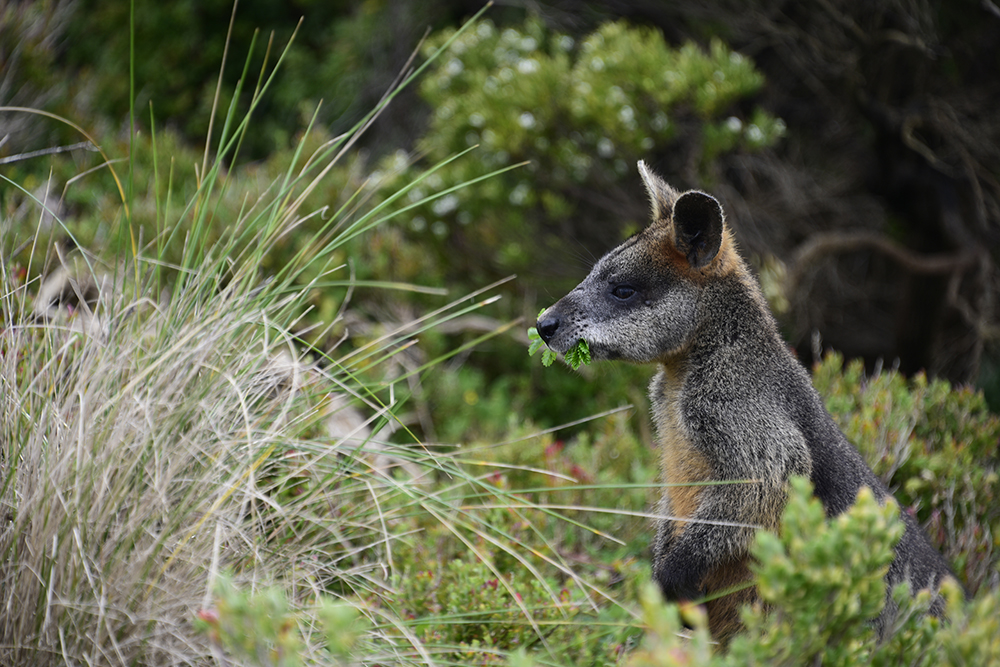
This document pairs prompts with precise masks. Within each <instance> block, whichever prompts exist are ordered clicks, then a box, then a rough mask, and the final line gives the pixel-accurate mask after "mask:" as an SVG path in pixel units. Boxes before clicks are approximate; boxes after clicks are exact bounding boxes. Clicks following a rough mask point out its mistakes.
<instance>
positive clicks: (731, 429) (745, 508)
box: [538, 162, 954, 635]
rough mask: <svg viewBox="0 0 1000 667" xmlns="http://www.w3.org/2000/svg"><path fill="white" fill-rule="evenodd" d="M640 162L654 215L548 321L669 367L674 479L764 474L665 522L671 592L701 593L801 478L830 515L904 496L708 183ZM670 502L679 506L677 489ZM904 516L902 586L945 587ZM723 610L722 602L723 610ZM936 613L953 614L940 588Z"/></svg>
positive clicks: (571, 337)
mask: <svg viewBox="0 0 1000 667" xmlns="http://www.w3.org/2000/svg"><path fill="white" fill-rule="evenodd" d="M639 171H640V173H641V174H642V177H643V180H644V181H645V183H646V187H647V190H648V192H649V195H650V199H651V201H652V208H653V223H652V224H651V225H650V226H649V227H647V228H646V229H645V230H643V231H642V232H640V233H639V234H637V235H636V236H633V237H632V238H630V239H629V240H627V241H625V242H624V243H622V244H621V245H620V246H618V247H617V248H615V249H614V250H611V251H610V252H609V253H607V254H606V255H605V256H604V257H602V258H601V259H600V260H599V261H598V262H597V264H596V265H595V266H594V268H593V270H592V271H591V272H590V275H588V276H587V277H586V278H585V279H584V280H583V282H582V283H580V285H579V286H577V287H576V288H575V289H574V290H573V291H572V292H570V293H569V294H567V295H566V296H565V297H563V298H562V299H561V300H559V302H558V303H556V304H555V305H554V306H552V307H551V308H549V309H547V310H546V311H545V312H544V313H542V315H541V317H540V318H539V321H538V331H539V333H540V334H541V336H542V338H543V339H544V340H545V342H546V343H547V344H548V346H549V347H550V348H551V349H553V350H555V351H556V352H559V353H565V352H566V351H567V350H568V349H569V348H570V347H571V346H573V345H574V344H576V342H577V341H578V340H579V339H584V340H586V341H587V343H588V344H589V347H590V352H591V356H592V358H593V359H594V360H599V359H621V360H625V361H630V362H634V363H659V365H660V370H659V372H658V373H657V374H656V376H655V377H654V378H653V381H652V383H651V385H650V400H651V404H652V414H653V419H654V421H655V423H656V427H657V433H658V436H659V438H660V440H661V443H662V444H663V446H664V447H665V448H666V447H668V446H669V447H674V448H675V449H676V448H678V447H679V449H678V450H677V451H679V452H680V454H679V455H677V456H675V457H673V458H669V457H665V460H667V461H668V464H667V467H668V468H669V467H670V466H671V465H679V466H680V467H682V468H683V467H685V466H687V467H689V468H690V469H689V470H686V471H685V470H677V469H665V471H664V473H665V475H667V476H670V475H674V476H677V475H680V476H681V477H683V478H689V477H692V476H697V475H699V474H700V475H702V476H704V477H705V478H706V479H711V480H734V481H739V480H743V481H746V480H752V483H743V484H725V485H713V486H705V487H701V490H700V491H699V492H698V495H697V498H696V500H697V504H696V509H695V510H694V511H693V514H691V515H690V516H689V517H688V518H689V520H688V521H684V522H683V523H681V524H680V525H678V523H677V522H675V521H672V520H669V519H668V520H663V521H661V522H660V524H659V525H658V529H657V536H656V542H655V545H654V555H653V573H654V576H655V578H656V579H657V581H658V582H659V584H660V586H661V588H662V589H663V592H664V594H665V595H666V597H668V598H669V599H697V598H700V597H702V596H703V595H704V594H706V593H710V592H712V591H711V590H706V583H705V582H706V581H708V580H710V579H711V577H712V576H714V575H713V572H721V571H724V570H725V569H726V568H727V567H730V565H732V566H733V567H735V568H737V569H738V568H739V567H741V566H740V565H739V564H740V563H744V562H746V559H747V558H748V555H749V548H750V545H751V543H752V540H753V535H754V529H753V528H752V527H750V526H764V527H766V528H769V529H775V528H777V525H778V522H779V520H780V516H781V514H782V512H783V509H784V504H785V493H786V491H785V489H786V484H787V480H788V477H789V476H790V475H808V476H809V477H810V478H811V480H812V482H813V485H814V486H815V493H816V496H817V497H818V498H820V500H822V502H823V503H824V506H825V507H826V510H827V514H828V515H829V516H835V515H837V514H840V513H841V512H843V511H844V510H845V509H847V508H848V507H850V506H851V505H852V504H853V503H854V501H855V498H856V496H857V493H858V490H859V489H860V488H861V487H863V486H867V487H870V488H871V489H872V490H873V491H874V493H875V494H876V497H878V498H879V499H884V498H886V497H888V496H889V495H890V494H889V492H888V490H887V489H886V488H885V486H884V485H883V484H882V482H881V481H880V480H879V479H878V478H877V477H876V476H875V475H874V474H873V473H872V471H871V470H870V469H869V468H868V466H867V465H866V464H865V462H864V461H863V460H862V458H861V456H860V454H858V452H857V450H856V449H855V448H854V447H853V446H852V445H851V444H850V443H849V442H848V441H847V439H846V438H845V437H844V435H843V434H842V433H841V432H840V430H839V429H838V428H837V426H836V425H835V424H834V422H833V419H832V418H831V417H830V415H829V414H828V413H827V411H826V409H825V408H824V406H823V403H822V401H821V399H820V397H819V395H818V394H817V393H816V391H815V389H814V388H813V386H812V383H811V381H810V379H809V376H808V374H807V373H806V371H805V369H804V368H803V367H802V365H801V364H800V363H799V362H798V361H797V360H796V359H795V358H794V356H793V355H792V354H791V352H790V351H789V350H788V348H787V346H786V345H785V342H784V341H783V340H782V338H781V336H780V334H779V331H778V327H777V325H776V323H775V321H774V318H773V316H772V315H771V313H770V310H769V309H768V307H767V304H766V302H765V300H764V298H763V296H762V294H761V292H760V289H759V287H758V285H757V283H756V281H755V280H754V278H753V277H752V276H751V274H750V272H749V270H748V269H747V267H746V265H745V264H744V263H743V262H742V260H740V259H739V257H738V255H737V254H736V252H735V250H734V248H733V246H732V241H731V239H730V238H729V237H728V232H727V231H726V229H725V223H724V220H723V216H722V210H721V207H719V205H718V202H716V200H715V199H713V198H711V197H710V196H709V195H706V194H704V193H700V192H689V193H684V194H679V193H677V192H676V191H675V190H673V189H672V188H671V187H670V186H669V185H667V184H666V183H664V182H663V181H662V180H661V179H659V178H658V177H657V176H656V175H655V174H653V173H652V172H650V171H649V169H648V168H646V166H645V165H644V164H643V163H642V162H640V163H639ZM727 243H728V245H727ZM720 248H721V250H720ZM678 443H679V444H678ZM671 462H672V463H671ZM699 471H700V472H699ZM660 512H662V514H663V515H664V516H675V508H674V507H673V506H672V503H671V493H670V491H669V490H667V491H665V493H664V496H663V499H662V500H661V503H660ZM902 518H903V521H904V522H905V524H906V532H905V535H904V537H903V539H902V541H901V542H900V543H899V545H898V546H897V547H896V557H895V561H894V562H893V564H892V566H891V567H890V569H889V572H888V575H887V577H886V579H887V583H888V584H889V587H890V588H891V587H892V586H893V585H894V584H896V583H898V582H900V581H904V580H905V581H908V582H909V583H910V585H911V588H912V589H921V588H927V587H931V588H936V587H937V585H938V584H939V583H940V581H941V579H942V578H944V577H947V576H954V575H952V573H951V571H950V570H949V568H948V565H947V564H946V563H945V561H944V559H943V558H942V557H941V555H940V554H939V553H938V552H937V551H936V550H935V549H934V548H933V547H932V546H931V544H930V543H929V541H928V540H927V537H926V536H925V535H924V533H923V531H922V530H921V529H920V528H919V526H917V525H916V523H915V522H914V521H913V519H912V518H911V517H910V516H909V515H908V514H907V513H906V512H903V513H902ZM713 521H714V522H719V521H723V522H728V523H729V525H719V524H718V523H712V522H713ZM744 601H746V600H744ZM712 613H713V610H712V608H711V607H710V608H709V617H710V620H711V617H712ZM720 613H722V612H720ZM726 613H729V614H730V615H731V612H726ZM932 613H935V614H937V615H940V614H942V613H943V601H942V599H941V598H940V596H939V597H938V599H937V600H936V601H935V603H934V606H933V608H932ZM892 614H893V609H891V608H890V606H889V605H887V608H886V610H885V611H884V612H883V614H882V615H881V616H880V617H879V619H877V620H876V622H875V624H876V627H877V629H878V631H879V632H880V633H883V632H884V630H885V628H886V627H887V625H888V623H889V621H890V620H891V615H892ZM732 622H733V623H737V624H738V620H736V621H732ZM727 623H728V624H729V625H727ZM730 625H732V623H730V621H720V622H719V623H718V624H717V626H716V627H714V628H713V632H716V631H717V632H718V634H721V635H726V634H727V633H728V632H730V631H731V630H732V628H731V627H729V626H730Z"/></svg>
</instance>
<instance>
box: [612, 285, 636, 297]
mask: <svg viewBox="0 0 1000 667" xmlns="http://www.w3.org/2000/svg"><path fill="white" fill-rule="evenodd" d="M633 294H635V289H634V288H633V287H630V286H628V285H616V286H615V287H614V289H612V290H611V296H613V297H615V298H616V299H620V300H621V301H627V300H628V299H629V298H631V296H632V295H633Z"/></svg>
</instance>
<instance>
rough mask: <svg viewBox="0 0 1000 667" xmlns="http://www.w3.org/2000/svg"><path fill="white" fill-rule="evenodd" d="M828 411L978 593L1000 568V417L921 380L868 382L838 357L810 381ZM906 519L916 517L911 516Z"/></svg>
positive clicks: (880, 376) (976, 399)
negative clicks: (999, 445)
mask: <svg viewBox="0 0 1000 667" xmlns="http://www.w3.org/2000/svg"><path fill="white" fill-rule="evenodd" d="M813 379H814V382H815V383H816V387H817V389H818V390H819V391H820V393H821V394H822V395H823V396H824V397H825V400H826V406H827V408H828V409H829V410H830V413H831V414H832V415H833V417H834V419H835V420H836V421H837V423H838V425H839V426H840V427H841V428H842V429H843V430H844V433H845V434H846V435H847V437H848V439H849V440H850V441H851V442H852V443H854V444H855V445H856V446H857V447H858V448H859V449H860V450H861V452H862V454H863V455H864V456H865V458H866V459H867V461H868V463H869V464H870V465H871V466H872V468H873V469H874V470H875V472H876V473H877V474H878V475H880V476H881V477H882V479H883V480H884V481H885V482H886V484H887V485H889V487H890V488H892V489H894V490H895V494H896V497H897V498H898V499H899V501H900V503H901V504H902V505H903V507H904V508H911V507H912V508H913V511H915V513H916V516H917V517H918V519H920V521H922V522H923V523H924V524H925V525H926V527H927V531H928V533H929V535H930V536H931V538H932V540H933V541H934V543H935V544H936V545H937V546H938V547H939V548H941V549H942V551H943V552H944V553H945V555H946V556H947V557H948V558H949V559H951V560H953V562H954V563H955V566H956V571H957V572H958V574H959V577H960V578H961V579H962V580H963V581H965V582H966V583H967V585H968V586H969V588H970V589H971V590H973V591H975V590H978V588H979V587H980V586H982V585H984V584H990V585H992V586H993V587H996V585H997V582H998V577H997V572H996V567H997V563H998V562H1000V553H998V550H997V544H998V543H997V541H996V540H997V539H998V537H1000V458H998V454H997V450H998V447H997V445H998V444H1000V417H997V416H996V415H993V414H991V413H990V412H989V410H988V409H987V407H986V401H985V399H984V398H983V395H982V392H975V391H973V390H971V389H969V388H966V387H958V388H952V387H951V386H949V385H948V383H947V382H945V381H943V380H928V379H927V378H926V377H925V376H924V375H923V374H919V375H917V376H915V377H913V378H911V379H909V380H907V379H906V378H904V377H903V376H902V375H901V374H899V373H898V372H896V371H886V370H881V371H880V372H877V373H874V374H871V375H866V374H865V372H864V366H863V364H862V363H861V361H853V362H851V363H850V364H847V365H846V366H845V365H844V361H843V357H841V356H840V355H837V354H831V355H828V356H827V357H826V359H825V360H824V361H823V362H822V363H821V364H818V365H817V366H816V368H815V369H814V374H813ZM908 511H909V510H908Z"/></svg>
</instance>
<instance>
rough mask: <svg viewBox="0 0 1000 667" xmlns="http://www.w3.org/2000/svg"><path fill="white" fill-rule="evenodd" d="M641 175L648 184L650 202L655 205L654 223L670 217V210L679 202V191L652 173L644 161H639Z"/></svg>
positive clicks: (647, 190)
mask: <svg viewBox="0 0 1000 667" xmlns="http://www.w3.org/2000/svg"><path fill="white" fill-rule="evenodd" d="M639 174H640V175H641V176H642V182H643V183H645V184H646V192H647V193H648V194H649V201H650V203H652V205H653V222H656V221H657V220H661V219H663V218H666V217H667V216H669V215H670V210H671V209H672V208H673V207H674V202H675V201H677V196H678V195H677V191H676V190H674V189H673V188H672V187H670V186H669V185H667V183H666V181H664V180H663V179H662V178H660V177H659V176H657V175H656V174H654V173H653V172H652V171H650V169H649V167H647V166H646V163H645V162H643V161H642V160H639Z"/></svg>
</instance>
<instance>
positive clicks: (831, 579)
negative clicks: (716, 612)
mask: <svg viewBox="0 0 1000 667" xmlns="http://www.w3.org/2000/svg"><path fill="white" fill-rule="evenodd" d="M898 511H899V509H898V506H896V505H895V503H891V502H890V503H886V504H885V505H879V503H878V502H877V501H876V500H875V499H874V496H873V494H871V493H870V492H867V491H862V493H860V494H859V496H858V502H857V503H856V504H855V505H854V506H853V507H852V508H850V509H849V510H848V511H847V512H845V513H844V514H842V515H840V516H839V517H837V518H835V519H833V520H831V521H828V520H827V519H826V515H825V512H824V510H823V506H822V503H820V501H819V500H818V499H816V498H814V497H813V496H812V489H811V486H810V484H809V483H808V481H807V480H805V479H795V480H792V485H791V490H790V494H789V502H788V507H787V510H786V512H785V516H784V519H783V521H782V527H781V532H780V534H779V535H773V534H769V533H759V534H758V539H757V542H756V545H755V547H754V555H755V557H756V558H757V559H758V564H757V565H756V567H755V572H756V574H757V577H758V581H759V586H760V593H761V597H762V598H763V600H764V601H765V602H766V604H767V609H765V608H763V607H761V608H754V609H748V610H746V611H745V612H744V615H743V619H744V622H745V623H746V626H747V630H746V632H745V633H744V634H741V635H738V636H737V637H735V638H734V639H733V640H732V643H731V645H730V647H729V650H728V651H726V652H713V650H712V648H711V646H710V642H709V637H708V632H707V627H706V621H705V618H704V615H703V614H700V613H699V612H698V611H696V610H690V609H678V607H677V606H676V605H664V604H663V603H662V602H660V601H659V600H658V599H657V598H658V597H659V596H658V592H657V591H655V590H650V591H648V592H647V593H645V594H644V597H643V610H644V618H645V619H646V621H647V623H648V625H649V628H650V632H648V633H647V635H646V637H645V639H644V642H643V645H642V647H640V648H639V649H638V650H637V651H635V652H634V653H633V654H632V655H630V656H629V660H628V663H627V664H628V665H630V667H653V666H654V665H655V666H657V667H664V666H671V665H692V664H694V665H705V666H710V665H715V666H722V665H732V666H733V667H736V666H737V665H739V666H745V665H789V666H791V665H803V666H805V665H815V664H823V665H843V666H844V667H848V666H854V665H900V664H906V665H920V666H923V665H926V666H927V667H930V666H931V665H940V664H955V665H960V664H976V665H991V664H998V662H1000V634H998V631H1000V615H998V614H997V611H1000V596H998V595H997V593H996V591H992V592H990V593H989V594H984V595H981V596H980V597H979V599H977V600H975V601H971V602H966V601H965V599H964V596H963V594H962V591H961V590H960V589H959V587H958V586H957V585H955V584H954V583H953V582H949V583H947V584H945V586H944V587H943V589H942V590H943V592H944V594H945V596H946V598H947V600H948V614H949V620H948V621H947V622H942V621H941V620H939V619H937V618H934V617H932V616H929V615H927V614H926V613H925V612H926V610H927V609H928V608H929V606H930V603H931V596H930V594H929V593H928V592H926V591H923V592H920V593H918V594H917V595H916V596H913V597H911V596H910V594H909V592H908V591H907V590H906V586H905V585H901V586H899V587H898V588H897V589H896V590H894V591H893V600H894V602H895V603H897V604H898V605H899V611H898V613H897V614H896V616H895V620H894V622H893V625H892V628H891V630H890V634H889V636H888V638H887V639H886V640H885V641H884V642H882V643H878V642H877V641H876V640H875V637H874V632H873V630H872V628H871V626H869V625H868V622H869V621H870V620H871V619H872V618H874V617H875V616H876V615H877V614H878V613H879V612H880V610H881V609H882V606H883V604H884V602H885V584H884V582H883V579H882V577H883V576H884V574H885V571H886V569H887V567H888V564H889V562H890V560H891V558H892V548H893V545H894V544H895V543H896V542H897V541H898V540H899V538H900V537H901V536H902V533H903V525H902V523H901V522H900V521H899V520H898V518H897V517H898ZM682 615H683V616H684V617H685V618H686V620H687V621H688V623H690V624H692V625H694V626H695V630H694V632H693V638H692V639H691V640H685V639H681V638H679V637H678V633H679V632H680V630H681V618H682Z"/></svg>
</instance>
